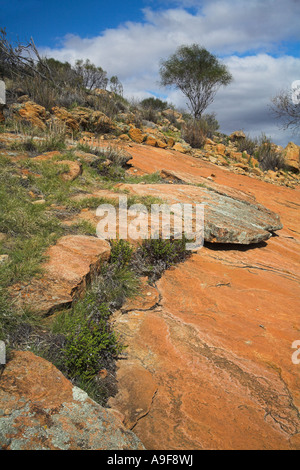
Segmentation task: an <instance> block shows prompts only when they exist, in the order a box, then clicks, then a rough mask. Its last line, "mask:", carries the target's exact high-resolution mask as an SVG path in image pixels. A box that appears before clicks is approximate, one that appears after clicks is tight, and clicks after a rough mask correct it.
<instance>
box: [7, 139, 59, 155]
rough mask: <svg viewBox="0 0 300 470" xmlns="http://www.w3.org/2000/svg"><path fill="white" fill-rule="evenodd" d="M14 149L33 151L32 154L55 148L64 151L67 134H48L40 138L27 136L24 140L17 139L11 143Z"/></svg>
mask: <svg viewBox="0 0 300 470" xmlns="http://www.w3.org/2000/svg"><path fill="white" fill-rule="evenodd" d="M10 148H11V149H12V150H24V151H25V152H29V153H31V156H34V155H39V154H41V153H45V152H50V151H54V150H58V151H62V150H64V149H65V148H66V143H65V135H63V134H59V135H55V134H54V135H53V134H51V135H47V134H46V136H45V137H44V138H43V139H42V140H38V139H36V138H34V137H27V138H25V139H24V140H23V141H15V142H13V143H12V144H11V146H10Z"/></svg>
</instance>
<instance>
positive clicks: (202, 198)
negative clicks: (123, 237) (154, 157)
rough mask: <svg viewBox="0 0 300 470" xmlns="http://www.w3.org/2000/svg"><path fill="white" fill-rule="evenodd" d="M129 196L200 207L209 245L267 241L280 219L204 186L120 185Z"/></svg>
mask: <svg viewBox="0 0 300 470" xmlns="http://www.w3.org/2000/svg"><path fill="white" fill-rule="evenodd" d="M121 188H123V189H127V190H129V191H130V193H132V194H137V195H140V196H147V195H148V196H149V195H151V196H154V197H160V198H161V199H163V200H164V201H166V202H167V203H169V204H176V203H181V204H184V203H185V204H188V203H189V204H192V205H193V206H195V205H196V204H204V206H205V208H204V239H205V241H206V242H213V243H232V244H235V243H237V244H244V245H249V244H252V243H259V242H261V241H264V240H268V239H269V238H270V237H271V236H272V232H274V231H276V230H280V229H281V228H282V224H281V222H280V217H279V216H278V215H277V214H275V213H274V212H272V211H270V210H268V209H266V208H265V207H264V206H262V205H261V204H257V203H255V202H254V201H253V202H250V201H249V198H248V199H246V198H243V197H242V196H241V198H240V199H238V192H237V191H235V192H234V196H233V195H232V194H229V195H227V194H226V188H223V193H222V194H221V193H220V192H216V190H213V189H209V188H206V187H198V186H192V185H184V184H183V185H181V184H176V185H170V184H159V185H153V184H152V185H151V184H144V185H140V184H132V185H122V186H121Z"/></svg>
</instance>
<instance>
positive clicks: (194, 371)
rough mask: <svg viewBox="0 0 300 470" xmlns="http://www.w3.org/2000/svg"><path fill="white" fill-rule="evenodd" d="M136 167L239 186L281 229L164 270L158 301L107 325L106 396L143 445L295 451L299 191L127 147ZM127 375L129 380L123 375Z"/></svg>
mask: <svg viewBox="0 0 300 470" xmlns="http://www.w3.org/2000/svg"><path fill="white" fill-rule="evenodd" d="M129 151H130V152H131V154H132V156H133V159H132V161H131V163H132V164H133V165H134V167H135V168H136V169H138V170H139V171H141V172H146V173H147V172H148V173H153V172H154V171H161V170H167V171H172V170H174V169H176V172H177V173H180V174H181V175H185V178H188V177H189V178H190V180H191V181H193V182H195V180H196V179H197V178H199V179H201V178H207V177H210V176H211V174H212V173H213V174H214V178H213V179H214V181H215V182H216V184H220V185H225V186H226V187H227V188H228V189H230V190H232V191H235V190H237V189H239V190H242V191H244V193H245V198H250V199H253V197H255V198H256V201H257V202H258V203H260V204H263V205H264V206H265V207H267V208H268V209H270V210H272V211H274V212H276V213H277V214H279V215H280V217H281V221H282V223H283V229H282V230H280V231H279V232H278V233H277V235H276V236H274V237H272V238H271V239H269V240H268V241H267V242H262V243H261V244H259V245H253V246H251V247H248V248H247V247H240V248H239V249H237V248H236V246H231V245H228V246H225V245H207V246H205V247H204V248H202V249H201V250H199V252H197V253H195V254H193V255H192V256H191V258H189V259H188V260H187V261H185V262H184V263H182V264H179V265H177V266H176V267H174V268H172V269H169V270H168V271H166V272H165V274H164V275H163V277H162V278H161V279H160V280H159V281H158V282H157V285H156V289H157V295H158V297H159V299H160V300H159V302H158V303H156V304H155V305H154V306H153V307H152V308H150V309H147V310H145V309H143V308H139V306H138V305H136V304H135V305H133V306H132V309H131V310H127V311H126V314H123V315H121V316H120V315H119V316H116V317H115V319H114V327H115V329H117V331H119V332H120V333H121V334H122V335H123V336H124V338H125V342H126V343H127V344H128V349H127V353H128V360H127V361H120V362H119V363H118V374H117V377H118V380H119V393H118V395H117V396H116V397H114V398H111V399H110V404H111V406H112V407H113V408H116V409H118V410H119V411H120V412H121V413H122V414H123V415H124V416H125V418H124V423H125V424H126V425H127V426H128V427H129V428H130V429H132V430H133V431H134V432H135V434H136V435H137V436H138V437H139V438H140V439H141V441H142V442H143V444H144V445H145V447H146V448H147V449H169V450H171V449H300V414H299V407H300V364H298V365H297V364H294V363H293V361H292V354H293V352H294V350H293V349H292V344H293V342H294V341H295V340H300V322H299V313H300V301H299V293H300V289H299V280H300V276H299V260H300V259H299V242H300V237H299V234H300V221H299V207H300V191H299V189H295V190H291V189H289V188H285V187H277V186H275V185H272V184H269V183H266V182H263V181H260V180H257V179H253V178H250V177H248V176H243V175H236V174H232V173H230V172H229V171H227V170H226V169H221V168H219V167H216V166H214V165H211V164H209V163H206V162H203V161H200V160H195V159H194V158H192V157H190V156H186V155H182V154H181V155H180V154H178V153H176V152H172V151H166V150H160V149H157V148H153V149H150V150H149V148H148V149H147V148H146V147H142V146H137V145H134V146H133V147H132V148H130V149H129ZM130 377H131V378H132V380H129V378H130Z"/></svg>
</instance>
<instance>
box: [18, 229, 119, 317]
mask: <svg viewBox="0 0 300 470" xmlns="http://www.w3.org/2000/svg"><path fill="white" fill-rule="evenodd" d="M45 255H46V256H47V257H48V261H47V262H45V263H44V265H43V268H44V275H43V277H42V278H41V279H33V280H32V281H31V282H30V284H29V285H26V286H23V285H17V286H14V287H13V289H12V294H13V295H14V297H16V298H18V300H19V301H20V302H21V303H23V304H24V303H27V304H29V305H30V306H31V308H33V309H34V310H36V311H37V312H39V313H40V314H41V315H49V314H51V313H52V312H53V311H54V310H57V309H58V308H63V307H67V306H69V305H70V304H71V303H72V301H73V299H74V297H75V296H80V295H81V294H82V293H83V292H84V290H85V288H86V285H87V283H89V282H90V280H91V279H92V278H93V277H94V276H95V275H96V274H97V272H98V271H99V269H100V266H101V264H102V263H103V262H104V261H106V260H108V258H109V256H110V245H109V243H108V242H106V241H105V240H100V239H99V238H96V237H89V236H84V235H68V236H65V237H62V238H61V239H60V240H59V241H58V242H57V244H56V245H54V246H51V247H50V248H49V249H48V250H47V252H46V254H45Z"/></svg>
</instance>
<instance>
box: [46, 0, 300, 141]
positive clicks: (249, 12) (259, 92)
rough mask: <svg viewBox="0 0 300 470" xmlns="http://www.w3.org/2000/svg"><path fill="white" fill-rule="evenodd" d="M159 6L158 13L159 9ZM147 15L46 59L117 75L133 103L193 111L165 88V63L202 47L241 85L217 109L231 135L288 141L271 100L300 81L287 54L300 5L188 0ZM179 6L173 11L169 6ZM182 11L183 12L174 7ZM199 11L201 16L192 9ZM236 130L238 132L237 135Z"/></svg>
mask: <svg viewBox="0 0 300 470" xmlns="http://www.w3.org/2000/svg"><path fill="white" fill-rule="evenodd" d="M154 3H156V6H157V2H154ZM159 4H160V6H161V7H162V6H164V5H165V9H163V8H160V9H159V10H157V9H155V10H154V9H151V8H147V9H145V10H144V22H141V23H134V22H127V23H125V24H122V25H120V26H119V27H117V28H115V29H106V30H104V31H103V32H102V33H101V34H100V35H99V36H97V37H94V38H81V37H79V36H74V35H67V36H66V37H65V38H63V40H62V46H61V47H60V48H57V49H44V50H43V51H41V52H42V53H43V54H46V55H48V56H52V57H55V58H57V59H59V60H63V61H65V60H67V61H69V62H71V63H74V62H75V60H77V59H81V58H83V59H85V58H89V59H90V60H91V61H92V62H93V63H95V64H96V65H100V66H101V67H103V68H104V69H105V70H107V72H108V74H109V75H110V76H111V75H117V76H118V77H119V79H120V80H121V81H122V83H123V86H124V91H125V94H126V95H127V96H132V97H136V98H141V97H145V96H149V94H151V93H154V94H159V93H161V94H162V95H163V98H164V99H165V98H167V99H168V100H169V101H171V102H173V103H174V104H176V105H181V106H184V105H185V100H184V99H183V97H182V95H180V94H179V93H178V92H176V91H174V90H171V91H170V90H162V89H160V88H159V86H158V79H159V74H158V71H159V62H160V59H161V58H165V57H168V56H169V55H170V54H171V53H173V52H174V51H175V49H176V48H177V47H178V46H180V45H182V44H192V43H198V44H201V45H202V46H204V47H206V48H207V49H208V50H209V51H211V52H213V53H214V54H217V55H218V56H219V57H222V58H223V60H224V61H225V63H226V64H227V65H228V67H229V69H230V71H231V73H232V74H233V77H234V82H233V83H232V84H231V85H230V86H229V87H227V88H225V89H223V90H220V91H219V93H218V94H217V96H216V99H215V102H214V103H213V105H211V107H210V109H209V110H208V111H210V110H214V111H216V114H217V117H218V119H219V121H220V122H221V126H222V128H223V129H224V131H229V130H234V129H235V128H236V127H239V128H241V127H243V128H244V129H245V130H249V131H251V132H253V133H257V132H258V131H259V129H260V128H261V127H263V126H264V128H263V129H261V130H262V131H265V132H266V131H267V129H269V131H270V130H271V133H272V135H274V136H275V138H276V139H277V141H279V140H280V139H281V136H282V134H280V133H279V131H277V133H276V130H277V127H276V123H274V121H273V119H272V116H271V115H270V114H269V112H268V109H267V108H268V104H269V102H270V98H271V97H272V96H273V95H274V94H276V92H277V91H278V90H279V89H281V88H286V87H288V86H289V85H290V83H291V82H292V81H293V80H296V79H300V59H299V58H293V57H290V56H288V55H284V53H285V47H286V44H287V41H296V40H299V39H300V38H299V36H300V29H299V22H298V21H297V20H298V18H299V17H300V2H299V1H298V0H286V1H285V2H283V1H282V0H264V1H261V0H210V1H208V0H203V1H201V2H199V1H196V0H184V1H181V2H180V5H179V2H178V5H179V6H176V2H159ZM170 4H172V6H173V7H172V8H168V5H170ZM174 5H175V6H174ZM190 7H193V10H190V9H188V10H187V9H185V8H190ZM229 128H230V129H229Z"/></svg>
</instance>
